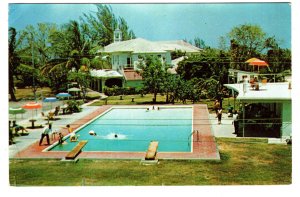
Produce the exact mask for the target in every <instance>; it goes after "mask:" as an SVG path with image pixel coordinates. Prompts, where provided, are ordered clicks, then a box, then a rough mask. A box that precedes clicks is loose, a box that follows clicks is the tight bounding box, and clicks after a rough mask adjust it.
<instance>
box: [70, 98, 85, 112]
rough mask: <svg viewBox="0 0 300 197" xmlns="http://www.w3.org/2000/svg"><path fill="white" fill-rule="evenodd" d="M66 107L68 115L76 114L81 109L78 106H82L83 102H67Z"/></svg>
mask: <svg viewBox="0 0 300 197" xmlns="http://www.w3.org/2000/svg"><path fill="white" fill-rule="evenodd" d="M67 104H68V107H67V110H66V111H67V112H68V113H76V112H81V107H80V105H82V104H83V101H76V100H69V101H68V102H67Z"/></svg>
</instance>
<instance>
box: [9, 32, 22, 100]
mask: <svg viewBox="0 0 300 197" xmlns="http://www.w3.org/2000/svg"><path fill="white" fill-rule="evenodd" d="M16 36H17V32H16V29H15V28H12V27H11V28H9V40H8V52H9V56H8V58H9V59H8V63H9V69H8V70H9V74H8V76H9V94H10V97H11V100H12V101H16V100H17V99H16V96H15V86H14V77H15V75H16V69H17V67H18V66H19V65H20V57H19V56H18V53H17V44H16V42H17V41H16Z"/></svg>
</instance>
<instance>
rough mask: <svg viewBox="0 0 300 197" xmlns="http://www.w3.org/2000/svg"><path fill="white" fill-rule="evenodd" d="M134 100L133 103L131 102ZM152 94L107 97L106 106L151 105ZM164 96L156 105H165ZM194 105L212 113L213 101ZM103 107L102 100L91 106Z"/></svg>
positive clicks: (160, 96)
mask: <svg viewBox="0 0 300 197" xmlns="http://www.w3.org/2000/svg"><path fill="white" fill-rule="evenodd" d="M132 98H134V102H132ZM152 98H153V94H146V95H144V96H143V97H142V96H141V95H123V96H122V100H121V99H120V96H109V97H108V99H107V104H108V105H144V104H153V103H152ZM165 101H166V96H162V95H157V98H156V103H157V104H166V103H165ZM233 102H234V101H233V98H229V99H228V98H226V99H224V100H223V108H224V109H225V110H226V109H227V107H228V106H229V105H233ZM180 104H182V102H175V105H180ZM186 104H193V103H192V102H191V101H187V103H186ZM195 104H206V105H207V107H208V109H209V111H210V112H213V111H214V110H213V105H214V99H201V100H200V102H196V103H195ZM100 105H105V101H104V100H100V101H96V102H94V103H93V104H91V106H100ZM236 106H238V101H236Z"/></svg>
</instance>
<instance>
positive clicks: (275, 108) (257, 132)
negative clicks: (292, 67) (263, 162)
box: [225, 82, 292, 139]
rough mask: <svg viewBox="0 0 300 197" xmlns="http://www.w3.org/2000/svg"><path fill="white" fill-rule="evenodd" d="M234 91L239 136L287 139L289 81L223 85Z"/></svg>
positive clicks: (289, 128)
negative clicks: (236, 94) (235, 93)
mask: <svg viewBox="0 0 300 197" xmlns="http://www.w3.org/2000/svg"><path fill="white" fill-rule="evenodd" d="M225 86H226V87H227V88H229V89H232V90H233V91H235V92H237V93H238V96H237V97H236V99H237V100H238V101H239V103H240V106H239V132H238V136H241V137H268V138H281V139H287V138H290V137H291V136H292V97H291V91H292V90H291V82H281V83H269V82H268V83H262V82H258V83H257V84H256V85H255V86H253V85H251V84H250V83H236V84H225Z"/></svg>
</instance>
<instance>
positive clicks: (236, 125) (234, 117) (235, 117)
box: [232, 110, 239, 134]
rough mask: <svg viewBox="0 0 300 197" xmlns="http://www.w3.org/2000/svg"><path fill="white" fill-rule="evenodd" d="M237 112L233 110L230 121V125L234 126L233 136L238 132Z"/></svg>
mask: <svg viewBox="0 0 300 197" xmlns="http://www.w3.org/2000/svg"><path fill="white" fill-rule="evenodd" d="M238 115H239V114H238V112H237V111H236V110H235V111H234V112H233V116H232V117H233V121H232V124H233V126H234V133H233V134H238V131H239V121H238Z"/></svg>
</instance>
